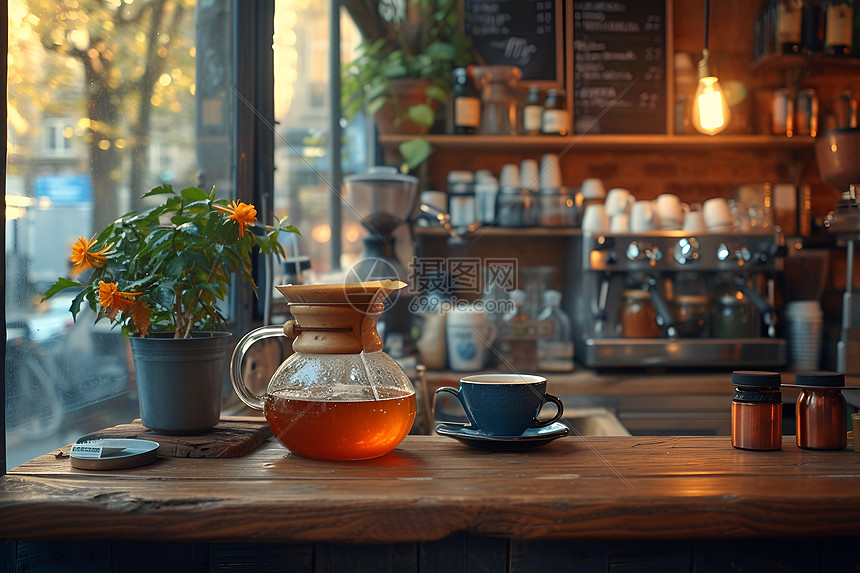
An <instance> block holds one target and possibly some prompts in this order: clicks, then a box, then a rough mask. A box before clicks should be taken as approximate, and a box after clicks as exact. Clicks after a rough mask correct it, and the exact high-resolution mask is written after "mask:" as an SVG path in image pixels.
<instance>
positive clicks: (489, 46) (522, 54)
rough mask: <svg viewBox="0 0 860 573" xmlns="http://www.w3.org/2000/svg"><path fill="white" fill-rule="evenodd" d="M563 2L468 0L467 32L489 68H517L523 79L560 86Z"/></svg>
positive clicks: (549, 0) (465, 2)
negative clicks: (499, 66)
mask: <svg viewBox="0 0 860 573" xmlns="http://www.w3.org/2000/svg"><path fill="white" fill-rule="evenodd" d="M561 10H562V0H464V2H463V12H464V18H463V20H464V28H465V29H464V31H465V33H466V35H467V36H469V37H471V38H472V47H473V48H474V49H475V50H476V51H477V52H478V53H479V54H480V55H481V57H482V58H483V60H484V62H483V63H484V64H486V65H490V66H492V65H506V66H517V67H518V68H520V70H522V72H523V80H525V81H528V80H531V81H533V82H553V83H558V84H560V83H561V82H562V77H563V69H564V67H563V66H564V31H563V30H564V28H563V19H562V14H561Z"/></svg>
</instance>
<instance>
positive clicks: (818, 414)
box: [795, 372, 848, 450]
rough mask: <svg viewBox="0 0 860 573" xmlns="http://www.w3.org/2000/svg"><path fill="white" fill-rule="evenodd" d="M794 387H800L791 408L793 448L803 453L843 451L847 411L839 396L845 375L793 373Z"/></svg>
mask: <svg viewBox="0 0 860 573" xmlns="http://www.w3.org/2000/svg"><path fill="white" fill-rule="evenodd" d="M795 384H796V385H797V386H799V387H800V395H799V396H798V397H797V405H796V406H795V414H796V416H797V446H798V447H800V448H804V449H807V450H844V449H845V447H846V446H847V445H848V411H847V408H846V404H845V396H843V395H842V388H843V387H844V386H845V375H844V374H837V373H835V372H811V373H805V374H797V375H796V376H795Z"/></svg>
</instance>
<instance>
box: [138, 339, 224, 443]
mask: <svg viewBox="0 0 860 573" xmlns="http://www.w3.org/2000/svg"><path fill="white" fill-rule="evenodd" d="M230 336H231V334H230V333H229V332H216V333H214V334H213V335H211V336H210V333H208V332H195V333H193V334H192V337H191V338H180V339H174V338H173V335H172V334H160V333H159V334H151V335H150V336H148V337H146V338H138V337H130V338H129V341H130V342H131V353H132V357H133V358H134V373H135V377H136V379H137V394H138V401H139V403H140V419H141V422H142V423H143V425H144V426H146V427H147V428H149V429H150V430H153V431H155V432H159V433H161V434H171V435H189V434H200V433H203V432H206V431H208V430H210V429H211V428H212V427H213V426H214V425H215V424H217V423H218V420H219V419H220V417H221V389H222V387H223V385H224V379H225V376H226V373H227V361H226V359H227V344H228V342H229V341H230Z"/></svg>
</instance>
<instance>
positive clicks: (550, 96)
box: [541, 90, 570, 135]
mask: <svg viewBox="0 0 860 573" xmlns="http://www.w3.org/2000/svg"><path fill="white" fill-rule="evenodd" d="M562 95H563V92H559V90H549V91H548V92H547V95H546V101H545V102H544V105H543V115H542V116H541V133H543V134H544V135H567V133H568V130H569V129H570V127H569V126H570V114H569V113H568V112H567V108H565V106H564V98H563V97H562Z"/></svg>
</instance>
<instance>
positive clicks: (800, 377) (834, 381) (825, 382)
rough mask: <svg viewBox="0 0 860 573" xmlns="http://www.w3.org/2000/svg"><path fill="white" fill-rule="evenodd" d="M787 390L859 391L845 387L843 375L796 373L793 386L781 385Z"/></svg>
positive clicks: (856, 387)
mask: <svg viewBox="0 0 860 573" xmlns="http://www.w3.org/2000/svg"><path fill="white" fill-rule="evenodd" d="M783 386H786V387H789V388H839V389H845V390H860V387H858V386H846V385H845V374H842V373H840V372H798V373H797V374H795V375H794V384H783Z"/></svg>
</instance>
